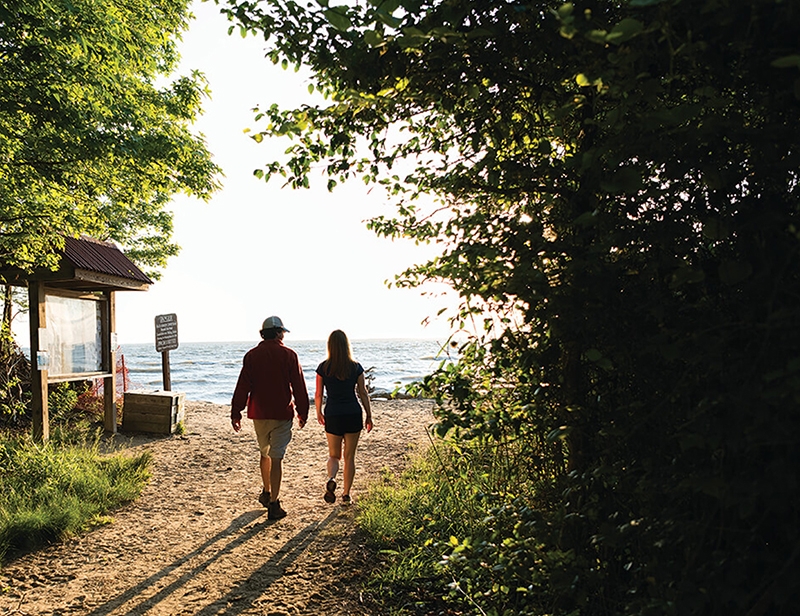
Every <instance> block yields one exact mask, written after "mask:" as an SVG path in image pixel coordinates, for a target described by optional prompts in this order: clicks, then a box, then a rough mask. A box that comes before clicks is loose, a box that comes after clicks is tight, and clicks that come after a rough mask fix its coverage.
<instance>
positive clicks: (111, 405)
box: [0, 237, 153, 442]
mask: <svg viewBox="0 0 800 616" xmlns="http://www.w3.org/2000/svg"><path fill="white" fill-rule="evenodd" d="M0 274H2V275H3V277H4V278H5V281H6V283H7V284H13V285H17V286H27V287H28V299H29V303H30V349H31V391H32V406H33V436H34V438H35V439H36V440H37V441H39V442H46V441H47V440H48V438H49V436H50V422H49V415H48V409H47V391H48V389H47V386H48V384H50V383H58V382H64V381H83V380H89V379H98V378H102V379H103V408H104V418H103V424H104V427H105V430H106V431H107V432H111V433H115V432H116V431H117V406H116V366H117V358H116V349H117V340H116V337H117V336H116V318H115V307H114V301H115V298H114V294H115V292H116V291H146V290H147V289H148V288H149V286H150V285H151V284H152V283H153V281H152V280H150V278H149V277H148V276H147V275H146V274H144V273H143V272H142V271H141V270H140V269H139V268H138V267H137V266H136V265H135V264H134V263H133V262H132V261H131V260H130V259H128V258H127V257H126V256H125V255H124V254H123V253H122V251H121V250H120V249H119V248H117V247H116V246H115V245H114V244H110V243H107V242H100V241H97V240H93V239H91V238H87V237H81V238H72V237H66V238H65V242H64V249H63V250H62V251H61V262H60V266H59V268H58V269H57V270H55V271H52V270H46V269H42V270H36V271H34V272H33V273H27V272H23V271H20V270H16V269H4V270H3V271H0Z"/></svg>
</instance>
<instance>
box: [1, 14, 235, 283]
mask: <svg viewBox="0 0 800 616" xmlns="http://www.w3.org/2000/svg"><path fill="white" fill-rule="evenodd" d="M188 19H189V13H188V0H161V1H159V2H151V1H149V0H133V1H131V2H124V3H120V2H115V1H113V0H75V1H70V2H66V1H61V0H9V1H8V2H3V4H2V6H0V261H2V262H4V263H5V264H7V265H14V266H20V267H33V266H42V265H52V264H53V263H54V250H55V249H56V248H58V247H59V246H60V243H61V241H62V240H61V237H62V235H63V234H69V235H80V234H88V235H91V236H93V237H95V238H98V239H103V240H113V241H115V242H117V243H119V244H120V245H121V246H122V248H123V249H124V250H125V252H126V253H127V254H128V256H130V257H131V258H132V259H133V260H135V261H136V262H138V263H139V264H140V265H142V266H144V267H145V268H147V269H148V270H149V271H148V273H150V274H151V275H152V276H155V277H158V271H157V268H159V267H161V266H163V265H164V264H165V262H166V259H167V257H169V256H171V255H174V254H176V253H177V250H178V247H177V246H176V245H175V244H174V243H173V242H172V239H171V235H172V216H171V214H170V213H169V212H168V211H167V210H165V206H166V205H167V203H168V202H169V200H170V198H171V197H172V196H173V195H174V194H175V193H176V192H179V191H184V192H187V193H189V194H193V195H197V196H199V197H202V198H207V197H208V196H209V195H210V194H211V193H212V192H213V191H214V190H215V189H216V186H217V185H216V179H215V177H216V174H217V173H218V171H219V170H218V169H217V167H216V166H215V165H214V164H213V163H212V162H211V157H210V154H209V152H208V150H207V149H206V146H205V144H204V142H203V139H202V138H201V137H200V136H197V135H194V134H192V132H191V131H190V125H191V123H192V122H193V121H194V119H195V118H196V116H197V114H198V113H200V104H201V100H202V97H203V95H204V93H205V84H204V81H203V79H202V76H201V75H199V74H193V75H192V76H190V77H179V78H177V79H174V80H172V81H170V80H169V79H170V78H171V77H170V75H171V73H172V71H173V70H174V68H175V66H176V62H177V59H178V56H177V53H176V39H177V38H178V37H179V35H180V33H181V32H182V31H183V30H184V29H185V28H186V26H187V23H188Z"/></svg>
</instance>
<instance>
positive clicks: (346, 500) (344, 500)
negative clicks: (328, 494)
mask: <svg viewBox="0 0 800 616" xmlns="http://www.w3.org/2000/svg"><path fill="white" fill-rule="evenodd" d="M349 504H350V495H349V494H342V505H349Z"/></svg>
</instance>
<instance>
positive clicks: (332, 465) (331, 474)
mask: <svg viewBox="0 0 800 616" xmlns="http://www.w3.org/2000/svg"><path fill="white" fill-rule="evenodd" d="M325 436H326V437H327V438H328V464H327V469H328V479H335V478H336V474H337V473H338V472H339V460H341V459H342V442H343V441H344V437H342V436H338V435H337V434H331V433H330V432H326V433H325Z"/></svg>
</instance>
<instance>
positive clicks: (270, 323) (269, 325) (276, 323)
mask: <svg viewBox="0 0 800 616" xmlns="http://www.w3.org/2000/svg"><path fill="white" fill-rule="evenodd" d="M261 329H262V331H263V330H265V329H280V330H282V331H285V332H288V331H289V330H288V329H286V328H285V327H284V326H283V321H281V319H280V317H267V318H266V319H264V324H263V325H262V326H261Z"/></svg>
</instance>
